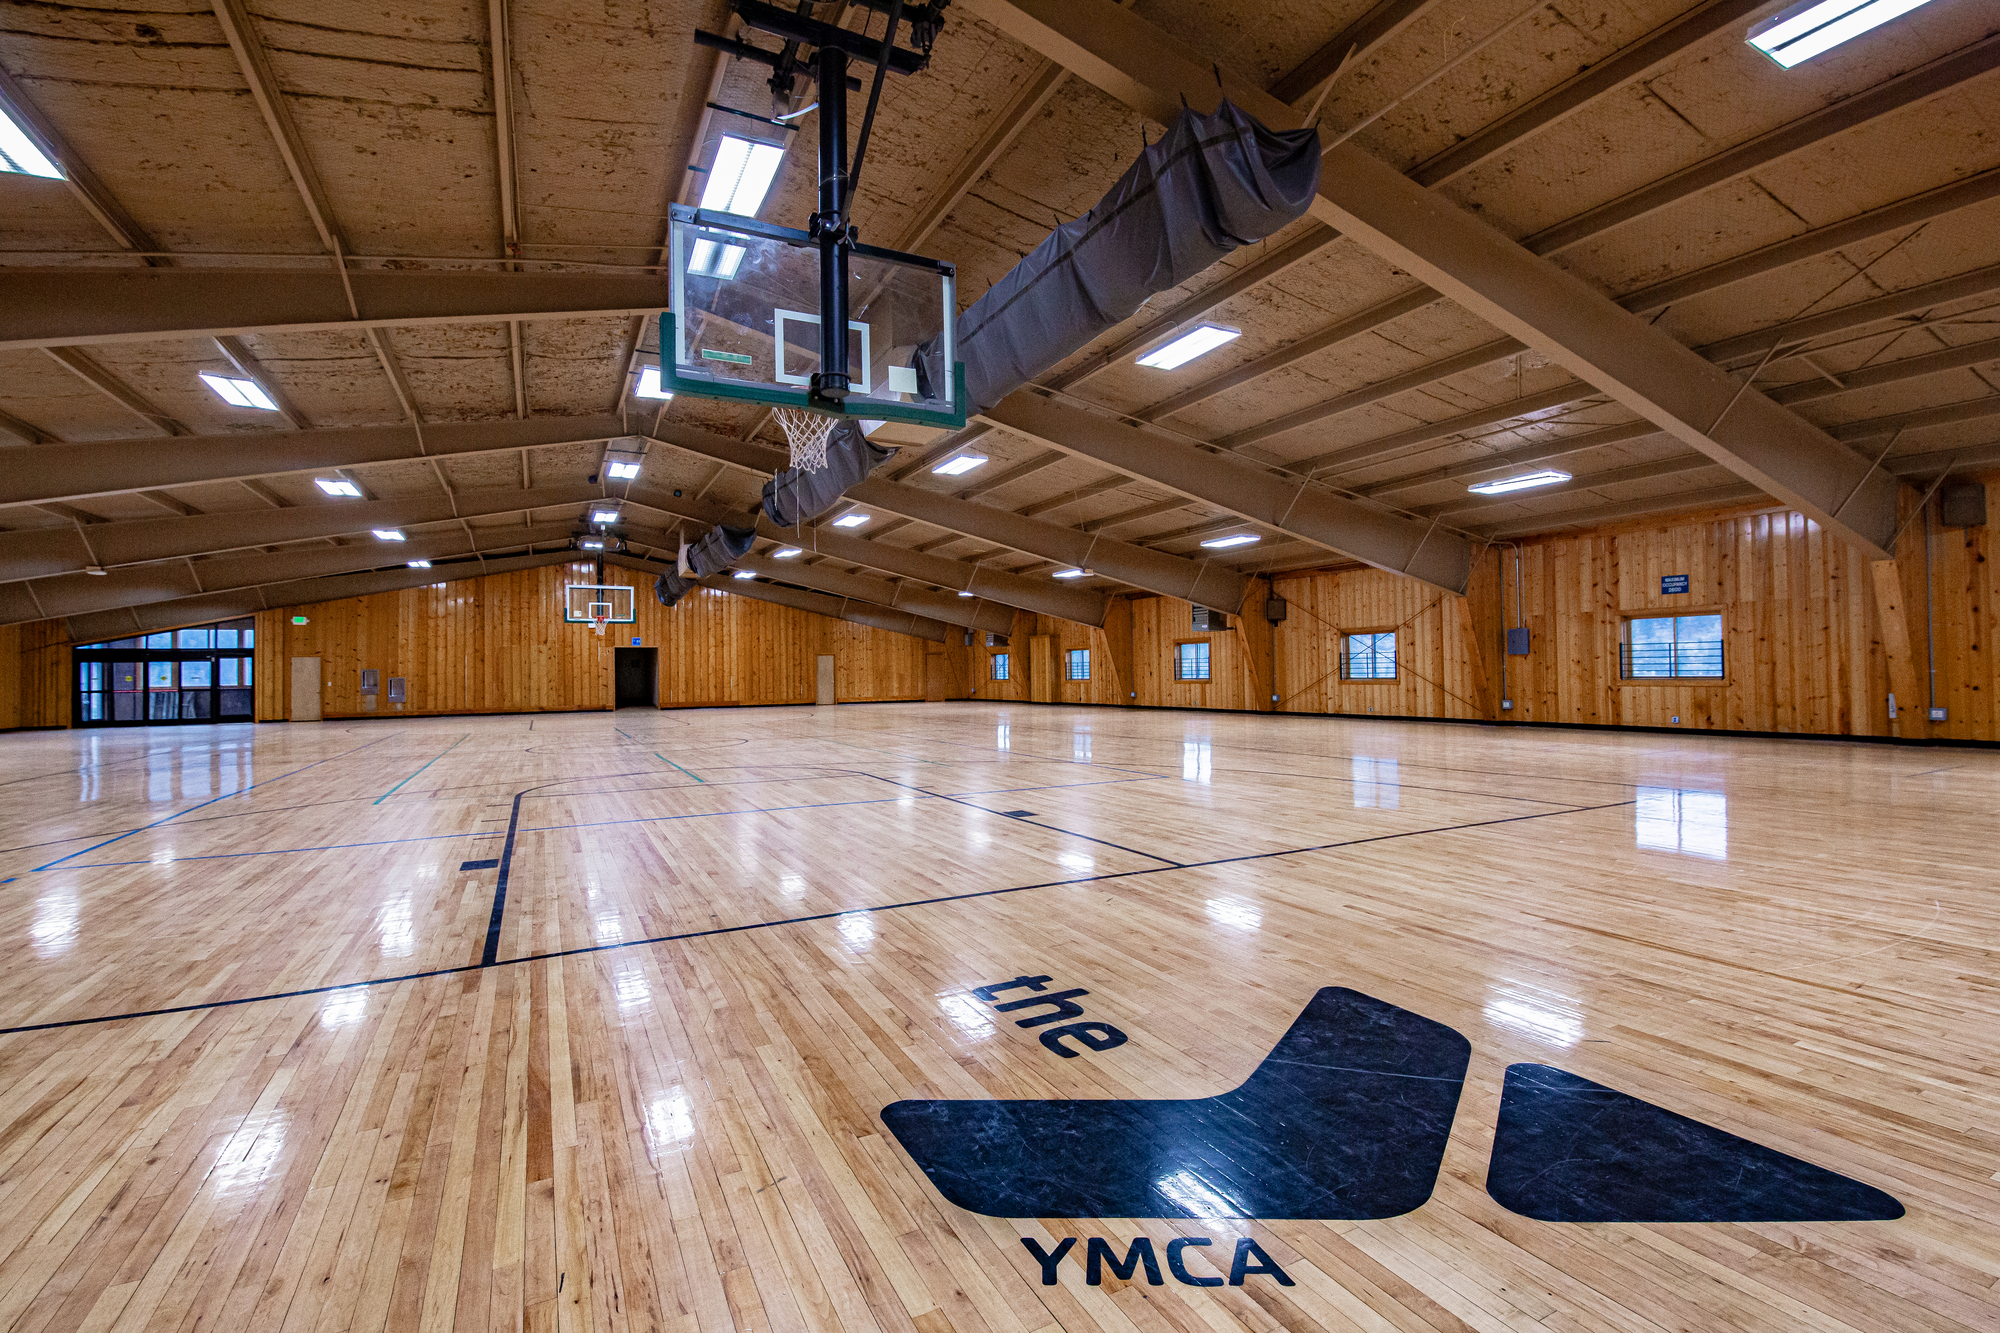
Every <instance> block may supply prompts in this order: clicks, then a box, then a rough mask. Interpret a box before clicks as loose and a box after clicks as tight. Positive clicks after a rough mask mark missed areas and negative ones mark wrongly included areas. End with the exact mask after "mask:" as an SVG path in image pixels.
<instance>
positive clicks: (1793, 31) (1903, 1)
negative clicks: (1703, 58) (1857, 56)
mask: <svg viewBox="0 0 2000 1333" xmlns="http://www.w3.org/2000/svg"><path fill="white" fill-rule="evenodd" d="M1927 3H1929V0H1806V3H1805V4H1802V5H1794V6H1792V7H1791V8H1790V9H1787V10H1786V11H1784V12H1783V13H1782V14H1777V15H1774V16H1772V18H1771V19H1770V20H1769V21H1768V22H1766V23H1762V24H1759V25H1758V26H1757V27H1755V28H1752V29H1751V30H1750V38H1749V41H1750V45H1752V46H1754V47H1756V48H1757V49H1758V50H1759V51H1762V52H1763V53H1764V54H1765V55H1767V56H1769V57H1771V59H1772V60H1774V61H1776V62H1777V63H1778V64H1779V65H1781V66H1783V67H1784V68H1785V69H1790V68H1791V67H1792V66H1794V65H1797V64H1801V63H1803V62H1805V61H1807V60H1811V59H1812V58H1813V57H1814V56H1816V55H1819V54H1820V53H1821V52H1824V51H1830V50H1832V49H1833V48H1834V47H1836V46H1839V45H1840V44H1841V43H1842V42H1847V41H1852V40H1853V39H1854V38H1856V37H1859V36H1860V35H1861V34H1862V33H1864V32H1867V31H1868V30H1869V29H1871V28H1879V27H1881V26H1882V25H1883V24H1884V23H1887V22H1888V21H1889V20H1890V19H1893V18H1897V17H1900V16H1901V15H1904V14H1907V13H1909V12H1910V11H1911V10H1913V9H1915V8H1917V7H1918V6H1919V5H1923V4H1927Z"/></svg>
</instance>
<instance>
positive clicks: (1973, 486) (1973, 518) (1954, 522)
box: [1938, 481, 1986, 528]
mask: <svg viewBox="0 0 2000 1333" xmlns="http://www.w3.org/2000/svg"><path fill="white" fill-rule="evenodd" d="M1938 502H1939V504H1938V507H1939V510H1940V511H1941V515H1942V521H1943V523H1944V525H1945V526H1946V527H1948V528H1983V527H1985V526H1986V486H1985V484H1984V483H1983V482H1977V481H1957V482H1953V483H1952V484H1951V485H1949V486H1946V487H1945V488H1944V489H1942V490H1941V491H1939V492H1938Z"/></svg>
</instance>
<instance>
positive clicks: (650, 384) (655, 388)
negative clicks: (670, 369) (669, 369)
mask: <svg viewBox="0 0 2000 1333" xmlns="http://www.w3.org/2000/svg"><path fill="white" fill-rule="evenodd" d="M633 392H634V393H636V394H638V395H639V396H640V397H641V398H660V399H666V398H671V397H673V394H671V393H669V392H667V390H665V389H662V388H661V387H660V368H659V367H658V366H642V367H640V369H639V387H638V388H637V389H635V390H633Z"/></svg>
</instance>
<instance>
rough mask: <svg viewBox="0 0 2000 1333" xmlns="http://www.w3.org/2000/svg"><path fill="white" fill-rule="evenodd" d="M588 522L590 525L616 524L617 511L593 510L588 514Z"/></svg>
mask: <svg viewBox="0 0 2000 1333" xmlns="http://www.w3.org/2000/svg"><path fill="white" fill-rule="evenodd" d="M590 521H591V522H592V523H616V522H617V521H618V511H617V510H616V509H594V510H592V511H591V514H590Z"/></svg>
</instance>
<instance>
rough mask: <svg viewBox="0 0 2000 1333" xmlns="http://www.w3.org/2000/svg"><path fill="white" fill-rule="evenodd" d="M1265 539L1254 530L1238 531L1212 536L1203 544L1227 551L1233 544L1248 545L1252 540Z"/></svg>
mask: <svg viewBox="0 0 2000 1333" xmlns="http://www.w3.org/2000/svg"><path fill="white" fill-rule="evenodd" d="M1262 540H1264V539H1263V538H1262V537H1259V536H1258V535H1257V534H1256V533H1254V532H1238V533H1235V534H1233V535H1232V536H1228V537H1211V538H1209V539H1208V540H1207V541H1205V542H1203V543H1202V545H1203V546H1205V547H1207V548H1208V549H1209V550H1211V551H1226V550H1228V549H1229V548H1230V547H1232V546H1248V545H1249V544H1250V543H1251V542H1260V541H1262Z"/></svg>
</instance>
